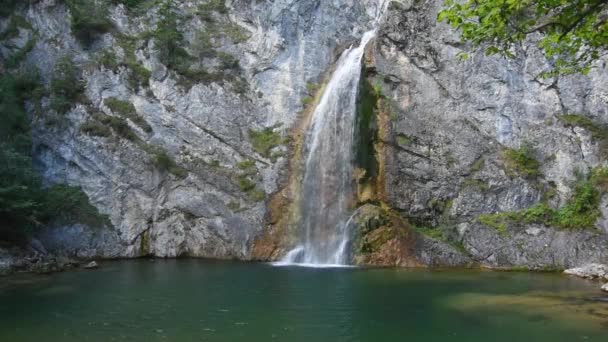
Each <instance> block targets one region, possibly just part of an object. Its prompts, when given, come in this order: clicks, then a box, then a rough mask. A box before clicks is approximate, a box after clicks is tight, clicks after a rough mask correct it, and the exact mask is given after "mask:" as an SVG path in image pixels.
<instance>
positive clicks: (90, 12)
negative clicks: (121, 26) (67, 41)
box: [66, 0, 114, 47]
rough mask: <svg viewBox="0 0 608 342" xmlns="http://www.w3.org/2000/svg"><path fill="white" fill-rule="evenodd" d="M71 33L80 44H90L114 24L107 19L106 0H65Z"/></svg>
mask: <svg viewBox="0 0 608 342" xmlns="http://www.w3.org/2000/svg"><path fill="white" fill-rule="evenodd" d="M66 5H67V7H68V9H69V11H70V24H71V27H72V33H73V34H74V36H76V38H77V39H78V41H80V43H81V44H82V45H84V46H85V47H86V46H89V45H91V44H92V43H93V42H94V41H95V40H96V39H97V38H99V36H100V35H102V34H104V33H108V32H110V31H111V30H112V29H113V28H114V25H113V24H112V21H110V19H109V13H108V3H107V0H66Z"/></svg>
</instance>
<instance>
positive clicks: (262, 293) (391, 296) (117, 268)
mask: <svg viewBox="0 0 608 342" xmlns="http://www.w3.org/2000/svg"><path fill="white" fill-rule="evenodd" d="M598 285H599V284H597V283H593V282H589V281H585V280H579V279H573V278H568V277H564V276H561V275H552V274H549V275H548V274H527V273H498V272H482V271H445V272H438V271H435V272H430V271H424V270H414V271H413V270H402V269H308V268H297V267H296V268H290V267H273V266H270V265H267V264H247V263H233V262H211V261H203V260H167V261H164V260H156V261H150V260H136V261H120V262H107V263H103V264H102V268H101V269H99V270H94V271H85V270H82V271H74V272H65V273H59V274H52V275H47V276H31V275H30V276H14V277H7V278H0V304H1V306H0V341H484V342H486V341H509V342H512V341H517V340H519V341H552V342H556V341H604V342H605V341H608V303H603V302H598V301H595V300H592V299H593V298H596V297H599V296H601V293H600V292H599V291H598Z"/></svg>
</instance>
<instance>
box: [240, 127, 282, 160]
mask: <svg viewBox="0 0 608 342" xmlns="http://www.w3.org/2000/svg"><path fill="white" fill-rule="evenodd" d="M276 128H277V127H276V126H275V127H266V128H264V129H262V130H253V129H252V130H249V140H250V141H251V145H252V146H253V150H254V151H256V152H257V153H258V154H260V155H262V156H264V157H266V158H269V157H270V151H271V150H272V149H273V148H275V147H277V146H280V145H283V144H284V143H285V142H286V141H285V139H284V138H283V137H282V136H281V134H280V133H279V132H277V131H276Z"/></svg>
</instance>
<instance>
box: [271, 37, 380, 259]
mask: <svg viewBox="0 0 608 342" xmlns="http://www.w3.org/2000/svg"><path fill="white" fill-rule="evenodd" d="M374 36H375V30H372V31H369V32H366V33H365V34H364V35H363V37H362V38H361V42H360V43H359V45H358V46H351V47H350V48H349V49H347V50H346V51H344V53H342V55H341V56H340V59H339V60H338V63H337V66H336V70H335V71H334V73H333V75H332V77H331V79H330V81H329V83H328V84H327V87H326V90H325V92H324V93H323V96H322V97H321V100H320V102H319V104H318V105H317V107H316V109H315V111H314V113H313V115H312V122H311V127H310V129H309V132H308V134H307V136H306V138H305V139H306V140H305V145H304V146H305V147H304V155H305V156H306V159H305V164H304V173H303V181H302V196H301V199H300V213H301V220H300V223H299V227H298V228H299V230H300V236H299V244H298V246H296V247H295V248H294V249H293V250H291V251H290V252H289V253H287V255H286V256H285V257H284V258H283V260H282V261H281V262H280V263H279V264H282V265H287V264H305V265H319V266H331V265H346V264H348V263H349V259H350V258H349V240H350V234H349V227H348V226H349V224H348V223H349V222H348V219H349V217H350V213H351V211H352V204H353V201H354V191H355V187H354V177H353V159H354V149H353V142H354V141H355V123H356V113H357V96H358V91H359V82H360V79H361V60H362V58H363V54H364V50H365V47H366V46H367V44H368V43H369V41H370V40H371V39H373V38H374Z"/></svg>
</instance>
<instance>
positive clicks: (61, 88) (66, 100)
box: [51, 56, 84, 113]
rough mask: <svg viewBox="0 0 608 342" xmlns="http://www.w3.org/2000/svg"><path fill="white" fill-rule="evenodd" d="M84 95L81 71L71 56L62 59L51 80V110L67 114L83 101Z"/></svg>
mask: <svg viewBox="0 0 608 342" xmlns="http://www.w3.org/2000/svg"><path fill="white" fill-rule="evenodd" d="M83 93H84V85H83V81H82V79H81V78H80V70H78V68H77V67H76V65H75V64H74V62H73V61H72V59H71V58H70V57H69V56H65V57H62V58H60V59H59V60H58V61H57V64H56V65H55V69H54V70H53V78H52V80H51V108H53V109H54V110H55V111H57V112H58V113H65V112H67V111H69V110H70V108H72V106H73V105H74V103H76V102H78V100H80V99H81V96H82V95H83Z"/></svg>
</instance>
